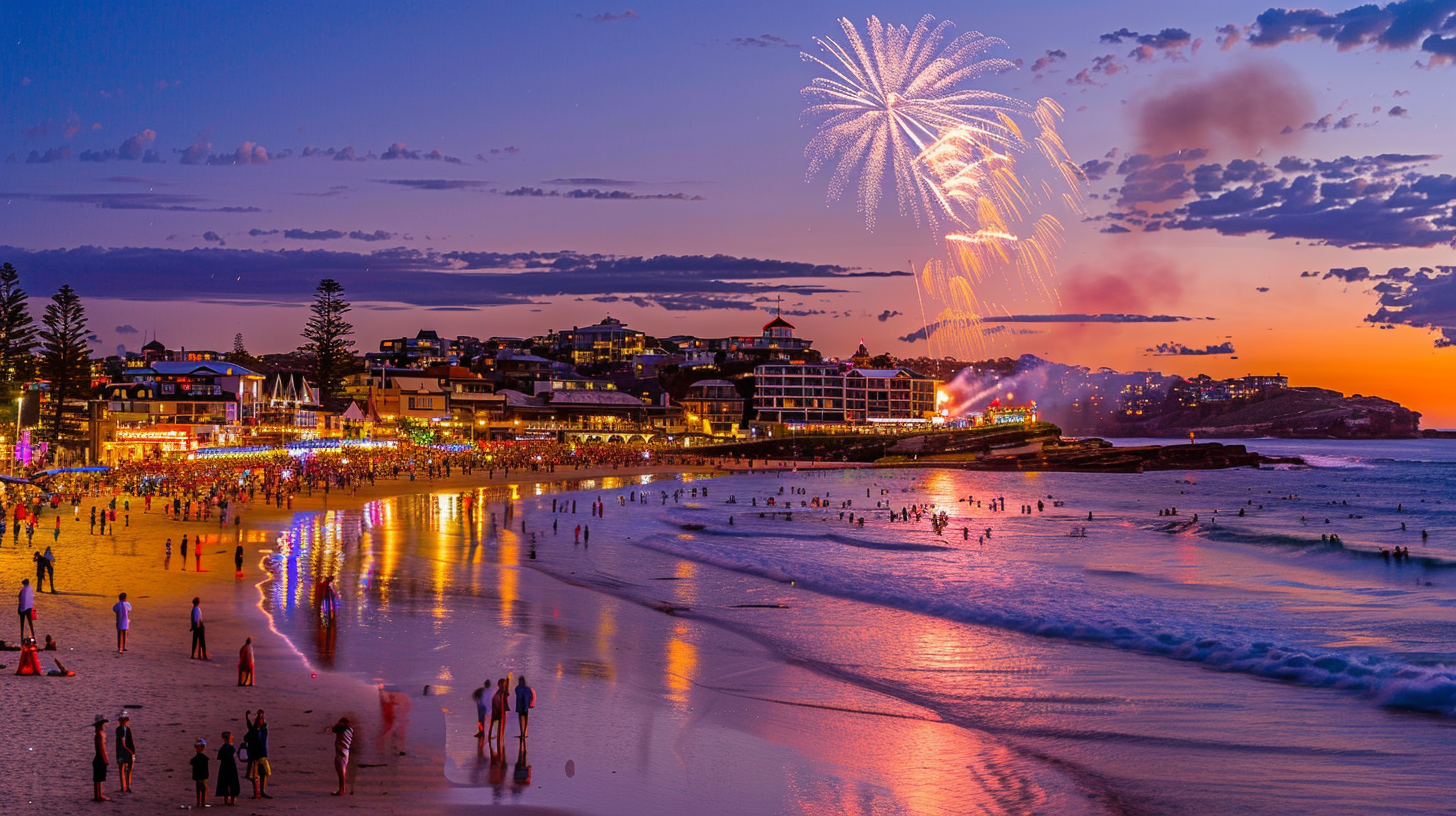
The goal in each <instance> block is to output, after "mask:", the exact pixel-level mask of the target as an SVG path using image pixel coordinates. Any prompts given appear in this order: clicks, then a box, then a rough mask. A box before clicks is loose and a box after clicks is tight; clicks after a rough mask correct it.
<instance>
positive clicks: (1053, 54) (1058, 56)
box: [1031, 48, 1067, 73]
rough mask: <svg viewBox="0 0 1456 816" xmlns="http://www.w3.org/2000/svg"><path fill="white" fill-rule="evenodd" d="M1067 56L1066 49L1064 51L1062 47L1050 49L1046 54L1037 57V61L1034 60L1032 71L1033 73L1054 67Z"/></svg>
mask: <svg viewBox="0 0 1456 816" xmlns="http://www.w3.org/2000/svg"><path fill="white" fill-rule="evenodd" d="M1066 58H1067V52H1066V51H1063V50H1062V49H1060V48H1054V49H1052V50H1050V51H1047V52H1046V53H1045V54H1042V55H1041V56H1039V57H1037V58H1036V62H1033V63H1032V64H1031V71H1032V73H1041V72H1042V71H1045V70H1046V69H1048V68H1050V67H1052V66H1053V65H1055V64H1056V63H1058V62H1061V61H1062V60H1064V59H1066Z"/></svg>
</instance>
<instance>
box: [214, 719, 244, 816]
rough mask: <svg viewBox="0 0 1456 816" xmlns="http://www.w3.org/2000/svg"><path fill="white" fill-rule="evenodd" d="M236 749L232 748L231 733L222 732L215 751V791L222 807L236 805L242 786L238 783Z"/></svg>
mask: <svg viewBox="0 0 1456 816" xmlns="http://www.w3.org/2000/svg"><path fill="white" fill-rule="evenodd" d="M237 756H238V749H237V748H235V747H233V732H231V731H224V732H222V745H220V746H218V749H217V790H216V791H215V795H217V796H220V797H222V803H223V804H224V805H236V804H237V803H238V794H239V793H240V792H241V791H242V784H241V783H240V782H239V781H238V760H237Z"/></svg>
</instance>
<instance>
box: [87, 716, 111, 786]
mask: <svg viewBox="0 0 1456 816" xmlns="http://www.w3.org/2000/svg"><path fill="white" fill-rule="evenodd" d="M108 722H111V721H110V720H108V719H106V718H105V717H103V716H101V715H100V714H97V715H96V721H95V722H94V723H92V724H91V725H92V727H93V728H95V729H96V738H95V740H94V742H95V747H96V755H95V756H93V757H91V784H92V786H93V787H94V788H95V791H94V794H93V796H92V799H91V801H93V802H110V801H111V797H109V796H106V795H105V794H103V793H102V792H101V783H103V782H105V781H106V766H108V765H110V764H111V758H110V757H108V756H107V755H106V724H107V723H108Z"/></svg>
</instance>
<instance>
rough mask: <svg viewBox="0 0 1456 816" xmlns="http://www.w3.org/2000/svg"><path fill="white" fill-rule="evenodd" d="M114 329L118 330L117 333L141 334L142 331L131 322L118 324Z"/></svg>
mask: <svg viewBox="0 0 1456 816" xmlns="http://www.w3.org/2000/svg"><path fill="white" fill-rule="evenodd" d="M112 331H114V332H116V333H117V334H140V332H138V331H137V328H136V327H135V326H133V325H131V324H130V323H123V324H122V325H120V326H117V327H116V328H115V329H112Z"/></svg>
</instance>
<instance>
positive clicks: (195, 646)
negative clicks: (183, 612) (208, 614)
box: [192, 598, 210, 660]
mask: <svg viewBox="0 0 1456 816" xmlns="http://www.w3.org/2000/svg"><path fill="white" fill-rule="evenodd" d="M209 657H210V656H209V655H208V654H207V630H206V629H205V628H203V625H202V599H201V598H193V599H192V658H193V659H194V660H208V659H209Z"/></svg>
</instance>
